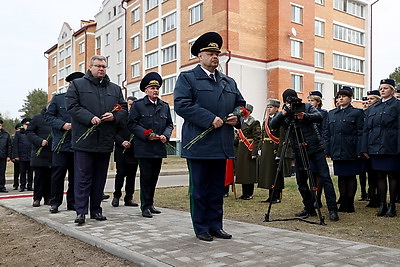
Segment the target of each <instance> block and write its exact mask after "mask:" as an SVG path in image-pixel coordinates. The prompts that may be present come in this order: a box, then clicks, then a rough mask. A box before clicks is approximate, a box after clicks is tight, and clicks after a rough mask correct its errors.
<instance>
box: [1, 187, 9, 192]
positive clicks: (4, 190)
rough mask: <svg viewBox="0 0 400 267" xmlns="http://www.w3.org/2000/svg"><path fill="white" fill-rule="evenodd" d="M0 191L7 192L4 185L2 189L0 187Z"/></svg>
mask: <svg viewBox="0 0 400 267" xmlns="http://www.w3.org/2000/svg"><path fill="white" fill-rule="evenodd" d="M0 193H8V191H7V189H6V188H5V187H4V188H2V189H0Z"/></svg>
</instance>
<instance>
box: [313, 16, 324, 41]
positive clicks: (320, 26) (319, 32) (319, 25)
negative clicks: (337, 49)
mask: <svg viewBox="0 0 400 267" xmlns="http://www.w3.org/2000/svg"><path fill="white" fill-rule="evenodd" d="M315 35H316V36H321V37H324V35H325V22H324V21H322V20H319V19H316V20H315Z"/></svg>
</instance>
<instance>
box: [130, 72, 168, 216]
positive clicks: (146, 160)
mask: <svg viewBox="0 0 400 267" xmlns="http://www.w3.org/2000/svg"><path fill="white" fill-rule="evenodd" d="M161 85H162V78H161V76H160V75H159V74H158V73H156V72H150V73H148V74H146V76H144V77H143V79H142V81H141V82H140V90H141V91H142V92H145V93H146V96H145V97H143V98H142V99H139V100H137V101H136V102H135V104H133V105H132V108H131V110H130V113H129V120H128V129H129V130H130V131H131V132H132V133H133V135H134V139H133V140H134V144H135V158H137V159H138V160H139V168H140V202H141V203H140V204H141V205H140V208H141V210H142V216H143V217H146V218H152V217H153V214H159V213H161V211H160V210H158V209H156V208H155V207H154V193H155V189H156V185H157V181H158V176H159V174H160V170H161V164H162V159H163V158H166V157H167V149H166V147H165V143H166V142H167V141H168V140H169V138H170V137H171V133H172V130H173V128H174V124H173V122H172V118H171V111H170V108H169V105H168V103H167V102H164V101H162V100H161V99H160V98H159V97H158V96H159V90H160V87H161Z"/></svg>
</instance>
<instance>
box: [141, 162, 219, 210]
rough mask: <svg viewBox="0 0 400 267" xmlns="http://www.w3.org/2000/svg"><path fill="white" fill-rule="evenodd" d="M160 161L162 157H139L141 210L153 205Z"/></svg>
mask: <svg viewBox="0 0 400 267" xmlns="http://www.w3.org/2000/svg"><path fill="white" fill-rule="evenodd" d="M161 163H162V158H141V159H139V168H140V208H141V210H142V211H143V210H145V209H148V208H150V207H151V206H153V205H154V193H155V191H156V185H157V181H158V175H159V174H160V170H161ZM221 197H222V195H221Z"/></svg>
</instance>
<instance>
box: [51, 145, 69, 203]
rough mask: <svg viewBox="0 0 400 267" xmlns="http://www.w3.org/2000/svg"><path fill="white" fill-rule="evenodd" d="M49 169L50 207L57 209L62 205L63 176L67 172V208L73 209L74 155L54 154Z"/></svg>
mask: <svg viewBox="0 0 400 267" xmlns="http://www.w3.org/2000/svg"><path fill="white" fill-rule="evenodd" d="M51 169H52V171H51V205H54V206H57V207H58V206H60V205H61V204H62V202H63V196H64V181H65V175H66V174H67V171H68V189H67V208H70V209H72V208H74V206H75V198H74V153H73V152H62V151H60V152H58V153H57V152H54V153H53V155H52V167H51Z"/></svg>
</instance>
